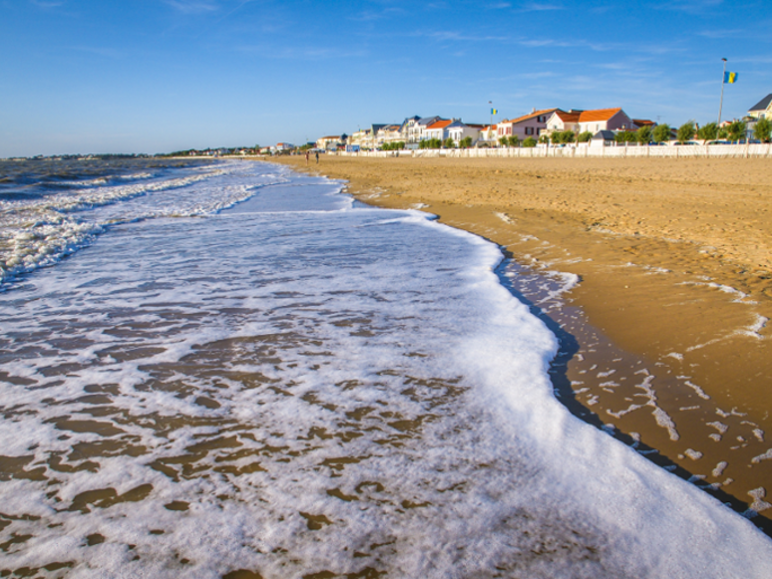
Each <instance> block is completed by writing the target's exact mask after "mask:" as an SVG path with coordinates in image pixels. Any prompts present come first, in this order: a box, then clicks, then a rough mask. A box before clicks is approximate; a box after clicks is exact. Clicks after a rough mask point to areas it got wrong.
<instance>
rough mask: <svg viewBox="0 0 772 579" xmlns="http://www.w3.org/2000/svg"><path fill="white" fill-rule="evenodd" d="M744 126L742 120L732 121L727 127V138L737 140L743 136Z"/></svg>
mask: <svg viewBox="0 0 772 579" xmlns="http://www.w3.org/2000/svg"><path fill="white" fill-rule="evenodd" d="M745 130H746V126H745V123H744V122H742V121H732V122H731V123H729V126H728V127H727V131H728V133H729V140H730V141H734V142H739V141H740V139H742V138H744V137H745Z"/></svg>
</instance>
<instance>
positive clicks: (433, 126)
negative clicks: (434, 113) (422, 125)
mask: <svg viewBox="0 0 772 579" xmlns="http://www.w3.org/2000/svg"><path fill="white" fill-rule="evenodd" d="M452 122H453V121H452V120H448V121H437V122H435V123H432V124H431V125H429V126H428V127H426V130H427V131H428V130H431V129H444V128H445V127H447V126H448V125H449V124H450V123H452Z"/></svg>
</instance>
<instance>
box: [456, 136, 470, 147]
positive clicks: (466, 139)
mask: <svg viewBox="0 0 772 579" xmlns="http://www.w3.org/2000/svg"><path fill="white" fill-rule="evenodd" d="M459 145H461V148H462V149H468V148H469V147H471V146H472V137H464V138H463V139H461V142H460V143H459Z"/></svg>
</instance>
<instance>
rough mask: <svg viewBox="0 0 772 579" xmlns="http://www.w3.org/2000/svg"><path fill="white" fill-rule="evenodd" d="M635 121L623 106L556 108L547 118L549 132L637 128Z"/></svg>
mask: <svg viewBox="0 0 772 579" xmlns="http://www.w3.org/2000/svg"><path fill="white" fill-rule="evenodd" d="M635 128H636V127H635V126H634V125H633V121H632V119H631V118H630V117H628V116H627V114H626V113H625V112H624V111H623V110H622V109H621V108H614V109H593V110H591V111H578V110H574V109H571V110H569V111H561V110H559V109H558V110H556V111H555V112H554V113H552V115H551V116H550V118H549V119H548V120H547V130H546V133H547V134H552V133H554V132H565V131H574V132H575V133H584V132H590V133H592V134H593V135H594V134H596V133H597V132H598V131H618V130H626V129H629V130H635Z"/></svg>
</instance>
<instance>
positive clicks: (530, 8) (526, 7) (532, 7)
mask: <svg viewBox="0 0 772 579" xmlns="http://www.w3.org/2000/svg"><path fill="white" fill-rule="evenodd" d="M520 9H521V10H522V11H524V12H545V11H548V10H564V9H565V8H564V7H563V6H561V5H560V4H551V3H548V2H527V3H526V4H523V5H522V6H521V7H520Z"/></svg>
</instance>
